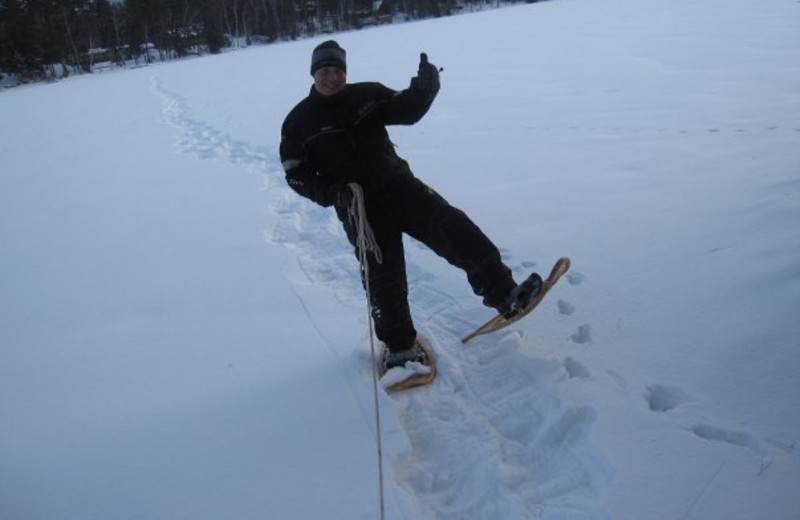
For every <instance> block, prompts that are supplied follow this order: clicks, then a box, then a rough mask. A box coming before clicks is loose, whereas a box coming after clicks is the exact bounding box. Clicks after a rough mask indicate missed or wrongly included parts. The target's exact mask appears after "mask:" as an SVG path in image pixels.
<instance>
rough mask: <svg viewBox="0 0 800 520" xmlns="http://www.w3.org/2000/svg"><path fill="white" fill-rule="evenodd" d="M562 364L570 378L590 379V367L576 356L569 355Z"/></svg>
mask: <svg viewBox="0 0 800 520" xmlns="http://www.w3.org/2000/svg"><path fill="white" fill-rule="evenodd" d="M562 364H563V365H564V370H566V371H567V375H568V376H569V378H570V379H576V378H577V379H588V378H589V377H591V375H592V373H591V372H590V371H589V369H588V368H586V366H585V365H584V364H583V363H581V362H580V361H578V360H577V359H575V358H572V357H567V358H566V359H564V361H563V362H562Z"/></svg>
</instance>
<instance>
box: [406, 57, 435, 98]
mask: <svg viewBox="0 0 800 520" xmlns="http://www.w3.org/2000/svg"><path fill="white" fill-rule="evenodd" d="M411 83H412V85H413V87H414V88H416V89H417V90H420V91H422V92H430V93H433V92H438V91H439V69H438V68H437V67H436V65H434V64H433V63H431V62H429V61H428V55H427V54H425V53H424V52H423V53H420V55H419V69H417V77H416V78H414V79H413V80H412V82H411Z"/></svg>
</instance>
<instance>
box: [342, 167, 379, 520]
mask: <svg viewBox="0 0 800 520" xmlns="http://www.w3.org/2000/svg"><path fill="white" fill-rule="evenodd" d="M349 186H350V189H351V190H353V202H352V203H351V204H350V208H348V210H347V214H348V217H349V218H350V223H351V224H354V225H355V227H356V232H357V238H356V247H357V249H358V261H359V263H360V264H361V273H362V275H363V277H364V287H365V289H366V293H367V323H368V326H367V327H368V328H369V348H370V352H371V353H372V365H373V369H372V396H373V401H374V406H375V430H376V432H377V440H378V491H379V499H380V508H381V520H384V519H385V518H386V508H385V498H384V496H385V493H384V489H383V438H382V437H383V436H382V434H381V409H380V405H379V402H378V356H377V354H376V351H375V334H374V332H373V328H372V312H371V311H372V300H371V298H370V291H369V262H368V261H367V253H368V252H369V251H372V254H374V255H375V260H376V261H377V262H378V263H379V264H380V263H382V262H383V256H382V255H381V249H380V247H378V242H377V241H376V240H375V235H374V234H373V232H372V228H371V227H370V225H369V222H367V211H366V208H365V206H364V190H363V189H362V188H361V186H360V185H359V184H356V183H354V182H353V183H350V184H349Z"/></svg>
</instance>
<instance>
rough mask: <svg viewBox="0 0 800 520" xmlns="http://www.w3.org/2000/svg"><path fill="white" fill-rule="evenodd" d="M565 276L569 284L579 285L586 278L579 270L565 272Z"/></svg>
mask: <svg viewBox="0 0 800 520" xmlns="http://www.w3.org/2000/svg"><path fill="white" fill-rule="evenodd" d="M566 277H567V281H568V282H569V284H570V285H580V284H582V283H583V281H584V280H585V279H586V275H584V274H583V273H581V272H579V271H571V272H569V273H567V274H566Z"/></svg>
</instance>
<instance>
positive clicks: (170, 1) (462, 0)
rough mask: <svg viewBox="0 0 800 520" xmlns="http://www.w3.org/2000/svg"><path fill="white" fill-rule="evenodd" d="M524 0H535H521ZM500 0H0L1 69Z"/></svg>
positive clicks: (77, 65)
mask: <svg viewBox="0 0 800 520" xmlns="http://www.w3.org/2000/svg"><path fill="white" fill-rule="evenodd" d="M524 1H526V2H527V3H532V2H535V1H536V0H524ZM500 3H513V2H508V1H507V0H506V1H503V2H501V0H384V1H374V0H115V1H110V0H0V75H2V74H3V73H5V74H8V73H12V74H15V75H16V76H18V77H19V78H20V79H21V80H23V81H31V80H41V79H48V78H56V77H60V76H64V75H69V74H80V73H84V72H91V71H92V70H93V69H94V68H95V67H96V66H97V65H98V64H103V65H104V66H110V65H114V64H116V65H120V66H122V65H125V64H128V63H130V62H133V63H134V64H135V63H140V62H145V63H147V62H151V61H153V60H167V59H174V58H180V57H183V56H187V55H189V54H202V53H218V52H220V51H221V50H222V49H223V48H225V47H228V46H238V45H249V44H251V43H254V42H274V41H279V40H294V39H297V38H300V37H307V36H312V35H316V34H321V33H333V32H338V31H344V30H350V29H356V28H360V27H363V26H365V25H374V24H378V23H391V22H392V21H396V20H397V19H402V20H414V19H422V18H430V17H439V16H447V15H451V14H454V13H456V12H459V11H462V10H470V9H475V8H477V7H484V6H486V5H487V4H488V5H492V6H499V4H500Z"/></svg>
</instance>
